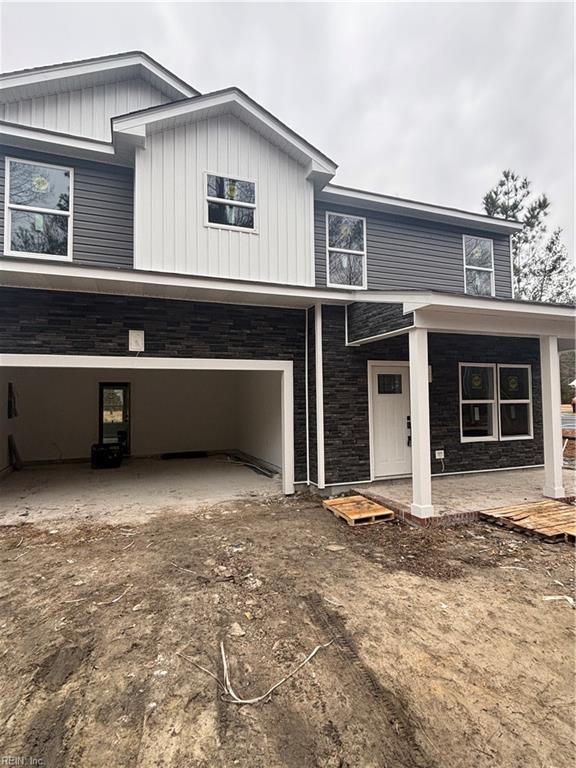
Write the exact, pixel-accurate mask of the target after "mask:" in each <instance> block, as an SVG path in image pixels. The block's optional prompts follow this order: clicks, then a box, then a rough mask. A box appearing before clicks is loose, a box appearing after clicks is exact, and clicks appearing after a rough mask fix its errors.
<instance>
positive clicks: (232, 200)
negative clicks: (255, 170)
mask: <svg viewBox="0 0 576 768" xmlns="http://www.w3.org/2000/svg"><path fill="white" fill-rule="evenodd" d="M255 216H256V184H255V183H254V182H253V181H243V180H242V179H231V178H228V177H227V176H215V175H214V174H212V173H207V174H206V223H207V224H208V225H213V226H217V227H227V228H231V229H243V230H251V231H253V232H254V231H256V219H255Z"/></svg>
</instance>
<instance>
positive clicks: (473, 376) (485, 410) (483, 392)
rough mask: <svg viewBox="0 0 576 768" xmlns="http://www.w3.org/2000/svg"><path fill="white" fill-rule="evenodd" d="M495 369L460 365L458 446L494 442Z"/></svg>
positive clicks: (480, 365)
mask: <svg viewBox="0 0 576 768" xmlns="http://www.w3.org/2000/svg"><path fill="white" fill-rule="evenodd" d="M495 379H496V366H495V365H492V364H491V363H490V364H486V363H477V364H466V365H465V364H463V363H461V364H460V425H461V427H460V429H461V437H462V442H476V441H482V440H497V439H498V437H497V435H498V427H497V423H498V412H497V409H496V382H495Z"/></svg>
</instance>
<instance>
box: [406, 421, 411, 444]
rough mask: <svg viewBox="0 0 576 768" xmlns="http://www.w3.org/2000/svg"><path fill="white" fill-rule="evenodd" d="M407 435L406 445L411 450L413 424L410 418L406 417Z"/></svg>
mask: <svg viewBox="0 0 576 768" xmlns="http://www.w3.org/2000/svg"><path fill="white" fill-rule="evenodd" d="M406 433H407V436H408V437H407V441H406V445H407V446H408V447H409V448H410V447H411V446H412V422H411V421H410V416H406Z"/></svg>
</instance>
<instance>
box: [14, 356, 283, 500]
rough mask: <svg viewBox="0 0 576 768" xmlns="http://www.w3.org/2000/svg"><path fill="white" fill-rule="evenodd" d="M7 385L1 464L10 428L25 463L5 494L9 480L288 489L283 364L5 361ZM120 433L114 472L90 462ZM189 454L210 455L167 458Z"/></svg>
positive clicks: (198, 489) (180, 491)
mask: <svg viewBox="0 0 576 768" xmlns="http://www.w3.org/2000/svg"><path fill="white" fill-rule="evenodd" d="M0 385H1V391H2V392H3V393H4V394H5V396H4V403H3V407H2V416H1V421H0V433H1V434H2V435H3V436H4V437H3V439H2V441H1V442H2V453H1V454H0V469H2V468H4V467H7V466H8V465H9V463H10V456H9V451H8V444H7V435H12V436H13V438H14V441H15V444H16V447H17V450H18V453H19V456H20V458H21V460H22V463H23V466H24V470H23V471H22V472H18V473H12V474H11V475H10V477H9V478H8V480H7V482H5V483H3V493H2V496H3V497H4V500H5V501H6V502H7V501H8V497H9V496H11V495H12V493H11V488H12V487H14V489H15V491H18V490H19V488H18V486H21V485H22V484H23V483H24V485H25V484H26V483H30V482H31V483H32V484H33V485H34V484H35V485H36V486H38V483H40V486H41V487H43V488H44V487H47V486H48V485H50V484H53V490H54V491H55V490H56V486H58V487H60V491H62V489H63V485H64V484H66V483H68V484H69V486H70V487H73V486H74V485H75V484H76V483H79V484H80V486H81V485H82V483H86V482H88V483H89V484H90V483H91V484H92V485H94V484H95V485H96V486H108V487H110V488H113V486H114V485H115V484H116V485H117V486H118V492H119V493H121V494H122V493H123V492H124V491H128V492H130V488H131V486H132V488H131V493H132V496H134V494H136V495H137V496H138V495H139V494H140V489H139V488H138V487H136V486H137V483H140V485H141V486H142V480H143V479H145V481H146V482H145V483H144V486H150V485H151V482H152V481H153V484H154V489H155V490H156V491H158V492H159V493H161V492H162V490H164V491H165V492H166V493H167V494H168V493H171V494H176V497H178V498H180V497H184V498H186V497H196V496H197V497H198V498H212V496H211V495H210V493H209V491H210V488H212V489H213V491H214V494H215V496H214V497H215V498H216V497H217V496H218V493H219V490H222V489H224V488H226V487H228V488H229V489H230V491H231V492H237V493H243V492H249V491H250V490H251V489H252V488H253V489H254V490H257V491H262V490H271V491H280V490H281V487H282V486H281V474H282V465H283V457H282V445H283V441H282V434H283V432H282V372H280V371H260V370H154V369H152V370H150V369H145V370H139V369H129V368H126V369H123V368H115V369H112V370H108V369H106V370H103V369H99V368H50V367H22V368H0ZM119 431H120V439H121V440H125V441H126V443H127V446H126V447H127V450H128V454H129V458H128V459H127V460H126V461H124V462H123V464H122V466H121V467H120V468H119V469H117V470H116V469H113V470H108V469H102V470H90V469H89V464H88V466H87V465H86V462H90V455H91V447H92V445H93V444H95V443H101V442H104V443H107V442H113V441H116V440H117V439H118V432H119ZM122 432H124V433H125V435H123V434H122ZM183 452H185V453H193V452H207V453H208V454H209V456H208V457H206V458H178V459H171V460H161V459H160V456H161V455H162V454H172V453H183ZM226 454H228V456H227V455H226ZM230 454H233V455H234V456H235V457H236V458H235V459H234V460H231V459H230V458H229V455H230ZM239 457H241V458H242V459H244V460H245V461H246V462H248V463H250V462H251V460H255V463H257V464H258V465H260V466H262V467H264V468H266V469H268V470H272V471H274V472H276V473H277V474H276V475H275V476H274V477H272V478H271V477H266V476H264V475H261V474H258V473H256V472H255V471H254V470H253V469H252V468H250V467H247V466H242V465H240V464H236V463H235V461H237V460H238V458H239ZM94 474H97V475H99V477H98V478H94V479H93V480H89V477H90V476H91V475H94ZM81 478H82V479H81ZM80 486H79V488H78V490H80ZM20 490H21V489H20ZM87 490H88V489H87ZM149 492H150V488H148V491H147V493H146V494H145V499H146V498H149V495H148V494H149ZM145 499H144V500H145Z"/></svg>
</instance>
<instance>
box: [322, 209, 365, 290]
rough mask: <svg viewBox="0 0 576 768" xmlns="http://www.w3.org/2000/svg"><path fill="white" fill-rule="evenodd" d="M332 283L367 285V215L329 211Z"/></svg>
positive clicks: (327, 241) (330, 284)
mask: <svg viewBox="0 0 576 768" xmlns="http://www.w3.org/2000/svg"><path fill="white" fill-rule="evenodd" d="M326 250H327V259H326V260H327V271H328V279H327V284H328V286H333V287H337V288H366V283H367V279H366V219H364V218H362V217H360V216H348V215H347V214H346V215H343V214H340V213H326Z"/></svg>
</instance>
